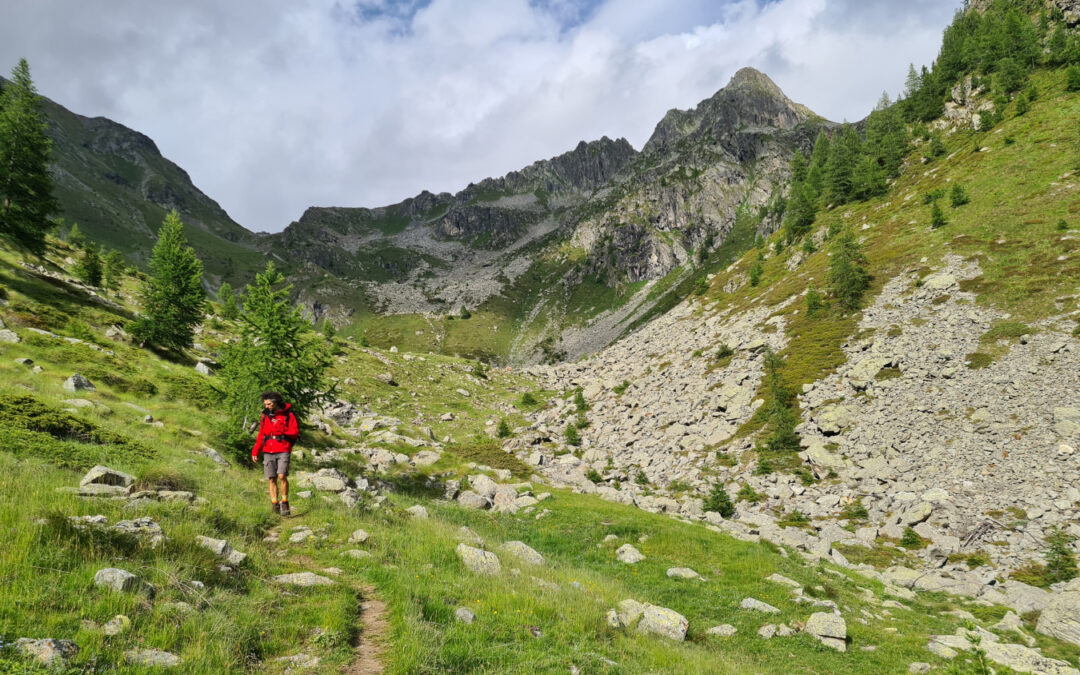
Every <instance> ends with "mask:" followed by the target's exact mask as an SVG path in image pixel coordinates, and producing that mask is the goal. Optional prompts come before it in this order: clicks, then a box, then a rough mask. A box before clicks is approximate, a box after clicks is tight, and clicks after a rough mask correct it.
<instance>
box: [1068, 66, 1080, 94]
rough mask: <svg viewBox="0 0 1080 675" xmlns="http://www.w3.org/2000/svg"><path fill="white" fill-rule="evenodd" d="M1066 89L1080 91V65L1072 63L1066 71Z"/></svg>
mask: <svg viewBox="0 0 1080 675" xmlns="http://www.w3.org/2000/svg"><path fill="white" fill-rule="evenodd" d="M1065 89H1066V90H1068V91H1080V66H1077V65H1072V66H1069V68H1068V69H1067V70H1066V71H1065Z"/></svg>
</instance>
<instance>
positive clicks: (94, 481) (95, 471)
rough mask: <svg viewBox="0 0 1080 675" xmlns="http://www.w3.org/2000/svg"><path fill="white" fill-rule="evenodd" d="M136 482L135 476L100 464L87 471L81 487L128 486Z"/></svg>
mask: <svg viewBox="0 0 1080 675" xmlns="http://www.w3.org/2000/svg"><path fill="white" fill-rule="evenodd" d="M134 483H135V476H132V475H131V474H126V473H123V472H122V471H116V470H114V469H110V468H109V467H107V466H102V465H100V464H98V465H97V466H95V467H94V468H92V469H90V470H89V471H87V472H86V475H85V476H83V478H82V480H81V481H79V487H84V486H86V485H117V486H120V487H125V488H126V487H131V486H132V484H134Z"/></svg>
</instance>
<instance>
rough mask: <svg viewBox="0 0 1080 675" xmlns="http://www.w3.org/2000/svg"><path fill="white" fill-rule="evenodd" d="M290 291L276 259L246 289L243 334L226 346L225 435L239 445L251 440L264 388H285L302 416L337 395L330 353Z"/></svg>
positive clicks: (223, 378)
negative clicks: (330, 377) (330, 375)
mask: <svg viewBox="0 0 1080 675" xmlns="http://www.w3.org/2000/svg"><path fill="white" fill-rule="evenodd" d="M291 289H292V285H291V284H290V285H285V277H284V275H282V274H281V272H279V271H278V270H277V269H276V268H275V267H274V263H272V262H271V263H268V264H267V266H266V269H265V270H264V271H263V272H261V273H259V274H257V275H256V276H255V283H254V284H252V285H249V286H248V287H247V290H246V292H245V295H244V310H243V312H242V313H241V314H240V322H241V325H240V338H239V339H238V340H237V341H236V342H235V343H233V344H231V345H229V346H228V347H227V348H226V349H225V352H224V354H223V358H222V367H221V370H220V371H219V375H220V377H221V381H222V383H223V385H224V389H225V407H226V412H227V414H228V422H227V425H228V426H227V427H226V430H225V435H226V440H227V441H228V442H229V443H230V445H231V446H232V447H234V448H237V447H240V448H243V447H244V446H245V445H246V444H247V443H248V440H249V439H248V436H247V429H248V428H249V427H250V426H251V424H252V422H254V421H255V420H257V419H258V416H259V414H260V408H261V405H260V402H259V400H258V397H259V393H260V392H263V391H277V392H280V393H281V395H282V396H283V397H284V398H285V400H286V401H288V402H290V403H291V404H292V406H293V411H294V412H295V413H296V415H297V417H301V418H302V417H303V416H304V415H305V414H307V413H309V412H311V411H312V410H314V409H315V408H317V407H318V406H320V405H322V404H323V403H325V402H328V401H332V400H333V398H334V395H335V387H336V385H333V384H332V383H330V382H329V380H328V379H327V375H326V372H327V369H328V368H329V367H330V364H331V357H330V354H329V352H328V350H327V348H326V344H325V342H324V341H323V340H321V339H319V337H318V335H317V334H316V333H315V330H314V328H312V326H311V324H310V323H309V322H308V321H307V319H305V318H304V316H303V314H302V313H301V311H300V308H299V307H296V306H295V305H294V304H293V303H292V301H291V300H290V299H289V292H290V291H291Z"/></svg>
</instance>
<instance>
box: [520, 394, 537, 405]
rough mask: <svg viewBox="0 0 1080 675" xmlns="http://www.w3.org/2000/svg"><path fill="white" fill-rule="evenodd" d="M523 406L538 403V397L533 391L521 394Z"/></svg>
mask: <svg viewBox="0 0 1080 675" xmlns="http://www.w3.org/2000/svg"><path fill="white" fill-rule="evenodd" d="M518 403H519V404H521V405H522V406H531V405H536V397H535V396H533V395H532V392H529V391H527V392H525V393H524V394H522V395H521V400H519V401H518Z"/></svg>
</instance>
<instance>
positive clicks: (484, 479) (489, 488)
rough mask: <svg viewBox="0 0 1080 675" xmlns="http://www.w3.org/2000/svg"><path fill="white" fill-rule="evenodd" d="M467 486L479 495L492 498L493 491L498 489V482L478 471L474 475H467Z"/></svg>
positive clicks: (493, 496) (493, 495)
mask: <svg viewBox="0 0 1080 675" xmlns="http://www.w3.org/2000/svg"><path fill="white" fill-rule="evenodd" d="M469 487H470V488H471V489H472V490H473V491H474V492H476V494H478V495H480V496H481V497H485V498H487V499H494V498H495V492H496V491H497V490H498V489H499V484H498V483H496V482H495V481H493V480H491V478H490V477H488V476H485V475H484V474H482V473H478V474H476V475H474V476H469Z"/></svg>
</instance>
